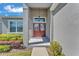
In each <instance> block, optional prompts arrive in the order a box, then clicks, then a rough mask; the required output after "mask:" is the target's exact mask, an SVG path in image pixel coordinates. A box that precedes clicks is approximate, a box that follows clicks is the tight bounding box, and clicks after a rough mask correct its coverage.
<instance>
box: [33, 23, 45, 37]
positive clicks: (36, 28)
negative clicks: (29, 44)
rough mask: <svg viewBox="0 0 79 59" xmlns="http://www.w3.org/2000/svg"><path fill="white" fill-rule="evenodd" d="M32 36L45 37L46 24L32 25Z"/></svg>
mask: <svg viewBox="0 0 79 59" xmlns="http://www.w3.org/2000/svg"><path fill="white" fill-rule="evenodd" d="M33 36H34V37H45V36H46V23H33Z"/></svg>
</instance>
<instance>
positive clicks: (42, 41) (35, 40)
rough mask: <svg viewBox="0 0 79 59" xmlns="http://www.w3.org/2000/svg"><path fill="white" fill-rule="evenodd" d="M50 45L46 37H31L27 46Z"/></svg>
mask: <svg viewBox="0 0 79 59" xmlns="http://www.w3.org/2000/svg"><path fill="white" fill-rule="evenodd" d="M36 46H40V47H41V46H50V40H49V39H48V38H47V37H32V38H30V40H29V47H36Z"/></svg>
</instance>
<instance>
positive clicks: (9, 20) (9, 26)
mask: <svg viewBox="0 0 79 59" xmlns="http://www.w3.org/2000/svg"><path fill="white" fill-rule="evenodd" d="M10 21H22V20H8V28H9V32H8V33H23V32H17V27H16V32H10ZM16 26H17V22H16Z"/></svg>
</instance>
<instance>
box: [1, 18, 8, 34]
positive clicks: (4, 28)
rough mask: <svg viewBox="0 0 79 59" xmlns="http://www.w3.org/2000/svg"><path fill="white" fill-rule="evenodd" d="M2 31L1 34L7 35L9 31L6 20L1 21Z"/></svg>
mask: <svg viewBox="0 0 79 59" xmlns="http://www.w3.org/2000/svg"><path fill="white" fill-rule="evenodd" d="M2 29H3V30H2V31H3V33H8V32H9V29H8V20H6V19H2Z"/></svg>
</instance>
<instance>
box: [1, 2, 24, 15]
mask: <svg viewBox="0 0 79 59" xmlns="http://www.w3.org/2000/svg"><path fill="white" fill-rule="evenodd" d="M0 15H3V16H22V15H23V4H22V3H0Z"/></svg>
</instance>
